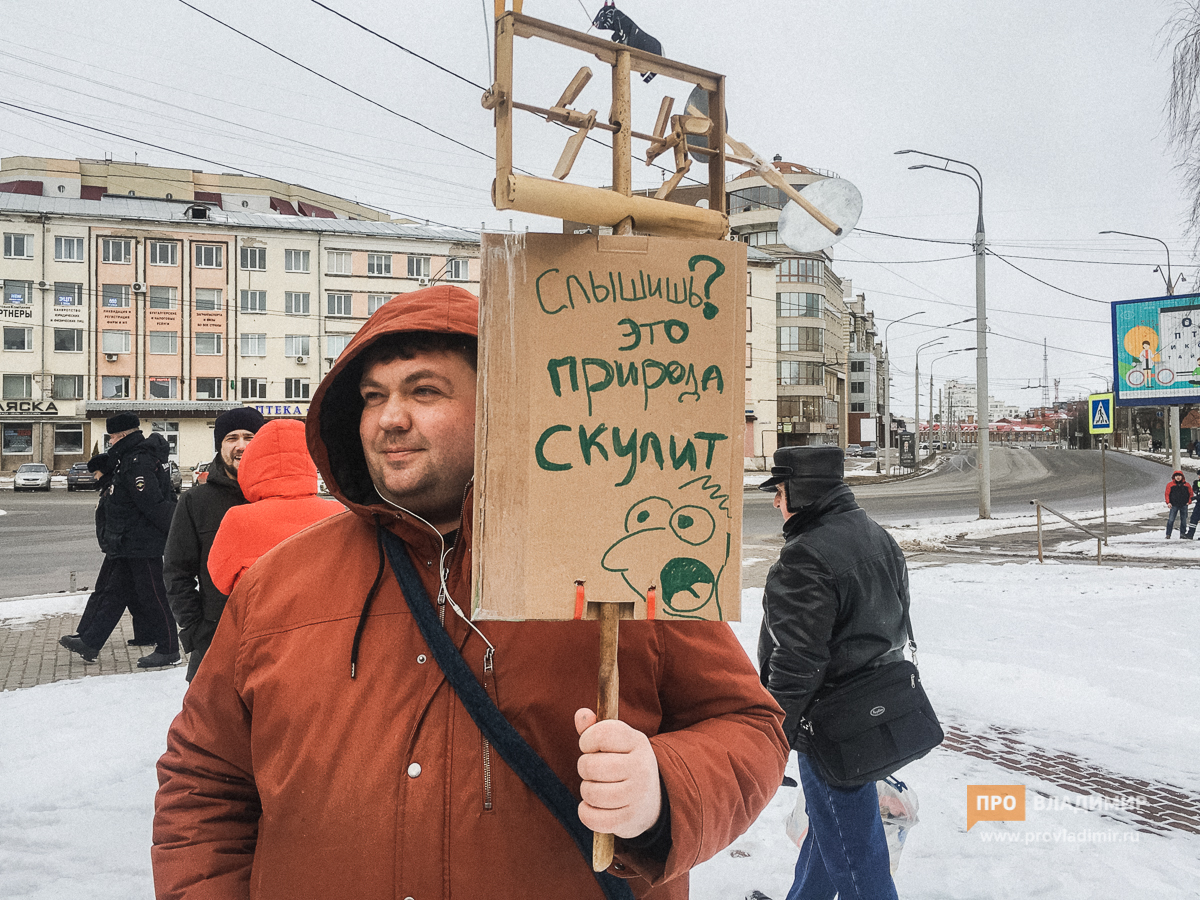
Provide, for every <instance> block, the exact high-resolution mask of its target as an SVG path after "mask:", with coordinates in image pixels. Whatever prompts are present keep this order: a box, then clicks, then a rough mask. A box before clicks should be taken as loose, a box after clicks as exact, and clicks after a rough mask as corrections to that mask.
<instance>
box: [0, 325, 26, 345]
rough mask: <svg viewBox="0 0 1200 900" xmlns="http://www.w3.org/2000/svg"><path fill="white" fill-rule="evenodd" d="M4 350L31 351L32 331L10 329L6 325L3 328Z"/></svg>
mask: <svg viewBox="0 0 1200 900" xmlns="http://www.w3.org/2000/svg"><path fill="white" fill-rule="evenodd" d="M4 349H5V350H32V349H33V329H32V328H10V327H8V326H7V325H6V326H5V327H4Z"/></svg>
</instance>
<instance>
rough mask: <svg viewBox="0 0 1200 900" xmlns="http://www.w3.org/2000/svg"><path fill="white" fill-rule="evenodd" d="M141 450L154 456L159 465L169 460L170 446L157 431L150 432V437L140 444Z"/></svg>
mask: <svg viewBox="0 0 1200 900" xmlns="http://www.w3.org/2000/svg"><path fill="white" fill-rule="evenodd" d="M142 449H143V450H146V451H148V452H150V453H152V454H154V458H155V459H157V460H158V461H159V462H160V463H165V462H166V461H167V460H169V459H170V458H171V445H170V444H168V443H167V439H166V438H165V437H163V436H162V435H161V434H159V433H158V432H157V431H154V432H151V434H150V437H148V438H146V440H144V441H143V442H142Z"/></svg>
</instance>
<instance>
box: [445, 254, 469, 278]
mask: <svg viewBox="0 0 1200 900" xmlns="http://www.w3.org/2000/svg"><path fill="white" fill-rule="evenodd" d="M470 278H471V261H470V260H469V259H467V258H465V257H461V256H460V257H451V258H450V259H448V260H446V280H447V281H469V280H470Z"/></svg>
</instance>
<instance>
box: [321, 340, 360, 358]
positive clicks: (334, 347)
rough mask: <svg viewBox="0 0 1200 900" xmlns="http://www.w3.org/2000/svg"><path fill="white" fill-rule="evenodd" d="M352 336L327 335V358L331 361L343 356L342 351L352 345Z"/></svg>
mask: <svg viewBox="0 0 1200 900" xmlns="http://www.w3.org/2000/svg"><path fill="white" fill-rule="evenodd" d="M352 337H354V335H352V334H327V335H325V356H327V357H328V358H329V359H337V358H338V357H339V356H341V355H342V351H343V350H345V349H346V346H347V345H348V344H349V343H350V338H352Z"/></svg>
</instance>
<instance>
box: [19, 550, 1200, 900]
mask: <svg viewBox="0 0 1200 900" xmlns="http://www.w3.org/2000/svg"><path fill="white" fill-rule="evenodd" d="M1180 574H1181V573H1180V572H1179V571H1178V570H1171V571H1160V570H1157V569H1149V568H1116V569H1112V568H1106V567H1100V566H1096V565H1090V564H1089V565H1085V564H1079V565H1074V564H1071V565H1065V564H1058V565H1053V564H1051V565H1045V566H1039V565H1037V564H1036V563H1034V564H1009V565H1001V566H971V565H951V566H940V567H929V568H920V569H913V571H912V573H911V579H912V593H913V598H914V601H913V627H914V629H915V632H916V635H917V639H918V642H919V644H920V647H921V649H920V654H919V656H920V663H921V674H922V678H923V679H924V681H925V683H926V686H927V688H928V691H929V694H930V697H931V698H932V700H933V703H934V706H935V708H936V709H937V710H938V712H939V714H940V715H941V717H942V719H943V722H944V723H945V724H955V725H957V726H959V727H962V728H964V729H966V730H967V731H975V730H982V729H983V728H985V727H986V726H1002V727H1011V728H1015V729H1019V730H1020V731H1021V734H1020V739H1021V740H1023V741H1025V742H1027V743H1029V744H1030V745H1032V746H1035V747H1040V748H1044V749H1048V750H1054V751H1064V752H1067V753H1071V754H1074V755H1076V756H1078V757H1081V758H1083V759H1084V760H1087V761H1090V762H1091V763H1094V764H1096V765H1098V766H1101V767H1103V768H1105V769H1107V770H1110V771H1112V772H1116V773H1119V774H1121V775H1124V776H1129V777H1133V778H1142V779H1145V780H1147V781H1163V782H1168V783H1170V784H1173V785H1176V786H1178V787H1182V788H1184V789H1186V790H1190V791H1197V790H1200V758H1197V756H1196V753H1195V747H1196V746H1197V745H1198V744H1200V722H1198V721H1197V719H1196V717H1195V716H1194V715H1193V714H1192V713H1191V712H1190V709H1191V704H1192V701H1193V698H1194V697H1195V696H1196V694H1197V693H1198V690H1200V677H1198V675H1197V666H1196V660H1195V650H1194V649H1193V647H1194V641H1195V635H1196V634H1197V633H1200V604H1197V603H1195V602H1194V601H1193V600H1192V598H1191V597H1190V596H1189V595H1190V593H1191V592H1190V591H1188V590H1187V589H1186V585H1181V584H1180ZM56 596H58V597H61V596H62V595H56ZM761 597H762V591H761V589H748V590H746V591H744V592H743V605H742V610H743V615H744V616H745V621H744V622H741V623H735V624H734V626H733V628H734V630H735V633H736V634H737V635H738V637H739V639H740V640H741V641H742V644H743V646H744V647H746V649H747V652H748V653H750V654H754V653H755V652H756V651H755V648H756V645H757V638H758V618H759V615H760V610H761ZM47 602H48V601H47ZM183 676H184V673H183V670H182V669H173V670H170V671H165V672H153V673H138V674H134V675H114V676H107V677H99V676H90V677H87V678H84V679H82V680H79V681H71V682H60V683H57V684H51V685H45V686H41V687H36V688H31V689H28V690H21V691H9V692H6V693H0V723H3V725H2V726H0V897H4V898H6V900H10V898H29V900H35V898H36V900H59V898H62V897H67V896H75V895H79V894H83V895H86V896H87V897H88V898H89V900H126V898H129V897H149V896H151V895H152V893H153V891H152V886H151V877H150V863H149V846H150V822H151V815H152V808H153V798H154V790H155V776H154V763H155V760H156V759H157V758H158V756H159V755H160V754H161V753H162V750H163V746H164V740H165V734H166V730H167V727H168V726H169V724H170V722H171V719H172V718H173V716H174V715H175V713H176V711H177V710H178V709H179V705H180V703H181V702H182V697H183V694H184V690H185V688H186V682H185V681H184V677H183ZM567 727H569V723H568V726H567ZM790 772H791V774H792V775H793V777H794V776H795V774H796V773H795V765H794V762H793V763H792V765H791V766H790ZM900 777H901V778H902V780H904V781H905V782H906V783H907V784H908V785H909V786H910V787H912V788H914V789H915V790H916V792H917V794H918V795H919V798H920V803H921V823H920V824H919V825H918V826H917V827H916V828H914V829H913V830H912V832H911V833H910V835H909V839H908V841H907V843H906V845H905V852H904V858H903V862H902V863H901V866H900V870H899V872H898V874H897V876H896V878H897V886H898V889H899V893H900V896H901V897H931V898H950V897H955V898H957V897H972V898H981V897H987V898H1005V900H1007V898H1012V897H1020V898H1046V900H1093V898H1098V897H1104V898H1109V897H1112V898H1125V897H1154V898H1156V900H1159V898H1181V897H1194V896H1195V894H1196V889H1195V885H1196V884H1197V880H1198V877H1200V864H1198V862H1197V860H1198V859H1200V836H1196V835H1188V834H1184V833H1181V832H1176V833H1174V834H1173V835H1172V836H1169V837H1162V836H1159V835H1152V834H1144V833H1141V832H1138V831H1137V830H1136V829H1135V828H1134V827H1133V826H1131V825H1130V824H1128V823H1127V822H1125V821H1122V820H1121V819H1120V817H1112V816H1106V815H1103V814H1102V813H1100V812H1096V811H1086V810H1081V809H1079V808H1078V807H1076V806H1074V805H1072V804H1071V803H1060V804H1058V808H1055V809H1041V810H1039V809H1035V808H1034V799H1035V798H1036V797H1037V794H1035V793H1034V791H1041V792H1043V793H1045V794H1048V795H1050V796H1051V797H1053V798H1062V799H1067V800H1069V799H1070V798H1071V796H1072V795H1069V794H1067V793H1066V792H1064V791H1062V790H1061V789H1058V788H1055V787H1053V786H1052V785H1049V784H1047V783H1045V782H1041V781H1039V780H1037V779H1035V778H1033V777H1024V776H1021V775H1018V774H1017V773H1014V772H1011V771H1008V770H1006V769H1002V768H1000V767H998V766H996V765H994V764H993V763H991V762H989V761H987V760H982V759H976V758H974V757H970V756H966V755H964V754H961V753H955V752H951V751H949V750H944V749H939V750H935V751H934V752H933V753H931V754H930V755H929V756H927V757H926V758H925V759H923V760H920V761H918V762H916V763H913V764H912V765H910V766H908V767H906V768H905V769H904V770H903V771H902V772H901V773H900ZM1022 783H1023V784H1025V785H1026V786H1027V799H1028V801H1029V807H1030V808H1029V812H1028V820H1027V821H1026V822H980V823H977V824H975V825H974V827H973V828H972V829H970V831H968V830H967V820H966V813H967V804H966V786H967V785H968V784H985V785H986V784H1022ZM797 795H798V790H797V789H796V788H782V789H781V790H780V791H779V792H778V794H777V795H776V796H775V798H774V799H773V800H772V802H771V804H770V806H769V807H768V809H767V810H766V811H765V812H764V813H763V815H762V816H760V817H759V819H758V821H757V822H756V823H755V824H754V825H753V826H752V827H751V828H750V830H749V831H748V832H747V833H746V834H745V835H743V836H742V837H741V838H739V839H738V840H737V841H736V842H735V843H734V845H733V846H732V847H730V848H729V849H728V850H725V851H722V852H721V853H719V854H718V855H717V856H716V857H715V858H714V859H712V860H710V861H708V862H707V863H704V864H702V865H701V866H700V867H698V869H697V870H696V871H695V872H694V873H693V875H692V897H693V898H695V900H740V898H742V897H744V896H745V894H746V893H747V892H748V891H750V890H753V889H757V890H761V891H763V892H764V893H766V894H767V895H768V896H771V897H774V898H776V900H782V898H783V897H784V895H785V894H786V892H787V889H788V886H789V885H790V883H791V880H792V867H793V865H794V864H795V859H796V849H795V847H794V845H792V844H791V843H790V842H789V840H788V838H787V835H786V834H785V832H784V825H783V823H784V819H785V818H786V816H787V814H788V812H790V810H791V809H792V807H793V806H794V804H795V802H796V798H797ZM1080 835H1082V836H1083V837H1082V838H1081V837H1080ZM1097 835H1099V837H1097Z"/></svg>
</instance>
